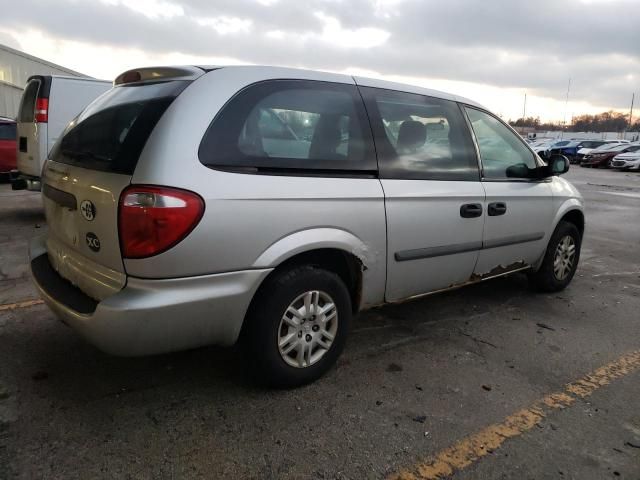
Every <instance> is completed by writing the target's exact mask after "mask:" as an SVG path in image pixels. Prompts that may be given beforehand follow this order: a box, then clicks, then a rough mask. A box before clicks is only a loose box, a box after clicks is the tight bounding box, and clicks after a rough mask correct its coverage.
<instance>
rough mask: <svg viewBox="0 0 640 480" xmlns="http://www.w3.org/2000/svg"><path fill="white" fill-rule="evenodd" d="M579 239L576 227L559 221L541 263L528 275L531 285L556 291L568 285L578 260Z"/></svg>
mask: <svg viewBox="0 0 640 480" xmlns="http://www.w3.org/2000/svg"><path fill="white" fill-rule="evenodd" d="M581 241H582V238H581V237H580V232H579V231H578V228H577V227H576V226H575V225H574V224H573V223H569V222H565V221H561V222H560V223H559V224H558V226H557V227H556V229H555V231H554V232H553V235H552V236H551V240H549V245H548V246H547V251H546V253H545V256H544V260H543V261H542V265H541V266H540V268H539V269H538V271H537V272H535V273H532V274H530V275H529V280H530V281H531V283H532V285H533V286H534V287H535V288H536V289H537V290H540V291H543V292H557V291H560V290H563V289H564V288H565V287H566V286H567V285H569V283H570V282H571V279H572V278H573V275H574V274H575V273H576V268H577V267H578V261H579V260H580V245H581Z"/></svg>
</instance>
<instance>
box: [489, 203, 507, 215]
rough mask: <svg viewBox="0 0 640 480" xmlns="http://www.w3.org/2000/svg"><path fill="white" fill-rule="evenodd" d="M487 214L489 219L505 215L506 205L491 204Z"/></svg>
mask: <svg viewBox="0 0 640 480" xmlns="http://www.w3.org/2000/svg"><path fill="white" fill-rule="evenodd" d="M487 213H488V214H489V216H490V217H497V216H498V215H504V214H505V213H507V204H506V203H504V202H493V203H490V204H489V206H488V207H487Z"/></svg>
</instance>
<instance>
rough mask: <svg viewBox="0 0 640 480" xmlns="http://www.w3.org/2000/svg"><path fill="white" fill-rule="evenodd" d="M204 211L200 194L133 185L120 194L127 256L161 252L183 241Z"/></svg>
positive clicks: (120, 219) (123, 247) (122, 237)
mask: <svg viewBox="0 0 640 480" xmlns="http://www.w3.org/2000/svg"><path fill="white" fill-rule="evenodd" d="M203 213H204V202H203V200H202V198H200V196H199V195H197V194H195V193H193V192H189V191H186V190H179V189H176V188H168V187H146V186H136V185H132V186H130V187H128V188H127V189H125V190H124V191H123V192H122V194H121V195H120V208H119V211H118V233H119V235H120V247H121V250H122V256H123V257H125V258H145V257H151V256H153V255H157V254H159V253H162V252H164V251H166V250H168V249H170V248H171V247H173V246H174V245H176V244H177V243H179V242H180V241H182V240H183V239H184V238H185V237H186V236H187V235H189V233H190V232H191V231H192V230H193V229H194V228H195V226H196V225H197V224H198V222H199V221H200V219H201V218H202V214H203Z"/></svg>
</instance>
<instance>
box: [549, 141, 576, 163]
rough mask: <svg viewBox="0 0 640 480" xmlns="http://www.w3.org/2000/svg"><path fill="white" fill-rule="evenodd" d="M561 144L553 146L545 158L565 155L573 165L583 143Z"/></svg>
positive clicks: (568, 142)
mask: <svg viewBox="0 0 640 480" xmlns="http://www.w3.org/2000/svg"><path fill="white" fill-rule="evenodd" d="M560 143H561V144H555V145H551V146H550V147H549V148H548V149H547V150H546V151H545V157H550V156H551V155H558V154H559V155H564V156H566V157H567V158H568V159H569V161H570V162H571V163H574V158H575V156H576V153H577V152H578V149H579V148H580V145H581V143H582V141H581V140H569V141H566V140H565V141H562V142H560Z"/></svg>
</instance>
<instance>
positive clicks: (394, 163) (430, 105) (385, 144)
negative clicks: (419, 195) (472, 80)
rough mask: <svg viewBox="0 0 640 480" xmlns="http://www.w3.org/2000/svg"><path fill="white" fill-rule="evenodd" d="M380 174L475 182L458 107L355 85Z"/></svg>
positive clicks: (470, 150)
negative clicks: (366, 115)
mask: <svg viewBox="0 0 640 480" xmlns="http://www.w3.org/2000/svg"><path fill="white" fill-rule="evenodd" d="M360 90H361V91H362V93H363V95H364V98H365V103H366V106H367V111H368V113H369V115H370V117H371V124H372V128H373V132H374V138H375V142H376V149H377V152H378V158H379V161H380V175H381V176H382V177H383V178H396V179H424V180H462V181H466V180H469V181H473V180H475V181H478V180H479V177H480V173H479V168H478V159H477V156H476V152H475V149H474V146H473V140H472V138H471V134H470V132H469V129H468V127H467V125H466V121H465V119H464V116H463V115H462V112H461V110H460V107H459V106H458V105H457V104H456V103H455V102H452V101H449V100H444V99H440V98H434V97H428V96H425V95H417V94H413V93H404V92H396V91H393V90H385V89H378V88H360Z"/></svg>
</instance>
